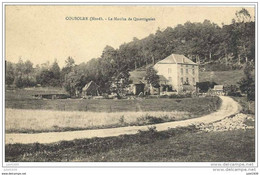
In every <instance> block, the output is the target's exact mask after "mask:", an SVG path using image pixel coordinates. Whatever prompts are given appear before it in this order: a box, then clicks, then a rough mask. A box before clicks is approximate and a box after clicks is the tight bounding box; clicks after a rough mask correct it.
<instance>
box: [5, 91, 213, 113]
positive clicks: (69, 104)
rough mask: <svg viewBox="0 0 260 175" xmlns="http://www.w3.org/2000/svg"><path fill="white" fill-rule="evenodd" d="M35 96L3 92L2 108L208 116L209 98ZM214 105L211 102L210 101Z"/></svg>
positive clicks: (26, 93)
mask: <svg viewBox="0 0 260 175" xmlns="http://www.w3.org/2000/svg"><path fill="white" fill-rule="evenodd" d="M33 93H34V92H32V91H29V92H28V91H26V90H16V91H6V97H5V107H6V108H13V109H44V110H58V111H91V112H122V111H135V112H138V111H185V112H191V113H193V114H197V115H202V114H205V113H207V112H208V110H210V109H211V108H208V107H209V106H210V105H211V104H212V102H211V101H212V99H211V98H184V99H167V98H149V99H142V98H141V99H133V100H128V99H121V100H111V99H55V100H42V99H33V98H32V96H31V94H33ZM213 103H214V101H213Z"/></svg>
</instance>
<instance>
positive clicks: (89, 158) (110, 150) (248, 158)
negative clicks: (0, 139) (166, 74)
mask: <svg viewBox="0 0 260 175" xmlns="http://www.w3.org/2000/svg"><path fill="white" fill-rule="evenodd" d="M197 131H198V130H197V129H196V128H195V127H193V126H190V127H186V128H183V127H180V128H175V129H169V130H167V131H161V132H149V131H146V132H145V131H144V132H142V133H139V134H135V135H121V136H118V137H107V138H91V139H80V140H73V141H62V142H58V143H52V144H39V143H34V144H8V145H5V161H6V162H9V161H10V162H32V161H35V162H50V161H53V162H68V161H71V162H73V161H80V162H133V161H134V162H201V161H204V162H223V161H224V162H255V133H254V130H246V131H243V130H234V131H229V132H211V133H205V132H197Z"/></svg>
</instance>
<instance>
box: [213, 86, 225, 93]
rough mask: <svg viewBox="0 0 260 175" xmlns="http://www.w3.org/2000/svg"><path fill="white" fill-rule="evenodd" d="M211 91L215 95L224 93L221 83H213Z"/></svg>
mask: <svg viewBox="0 0 260 175" xmlns="http://www.w3.org/2000/svg"><path fill="white" fill-rule="evenodd" d="M212 92H213V93H214V94H215V95H224V86H223V85H215V86H214V88H213V89H212Z"/></svg>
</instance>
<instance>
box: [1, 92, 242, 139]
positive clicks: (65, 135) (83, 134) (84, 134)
mask: <svg viewBox="0 0 260 175" xmlns="http://www.w3.org/2000/svg"><path fill="white" fill-rule="evenodd" d="M220 98H221V99H222V104H221V107H220V109H219V110H218V111H217V112H214V113H212V114H209V115H205V116H202V117H199V118H194V119H188V120H182V121H175V122H167V123H160V124H153V125H146V126H129V127H120V128H109V129H96V130H83V131H68V132H49V133H35V134H20V133H19V134H15V133H14V134H5V144H13V143H22V144H28V143H35V142H38V143H53V142H58V141H62V140H67V141H69V140H74V139H85V138H93V137H111V136H119V135H122V134H136V133H137V132H138V130H148V127H150V126H155V127H156V130H157V131H163V130H167V129H168V128H176V127H185V126H189V125H199V124H209V123H212V122H216V121H219V120H222V119H224V118H226V117H228V116H231V115H234V114H237V113H238V112H239V109H240V106H239V104H238V103H237V102H236V101H234V100H233V99H232V98H230V97H226V96H221V97H220Z"/></svg>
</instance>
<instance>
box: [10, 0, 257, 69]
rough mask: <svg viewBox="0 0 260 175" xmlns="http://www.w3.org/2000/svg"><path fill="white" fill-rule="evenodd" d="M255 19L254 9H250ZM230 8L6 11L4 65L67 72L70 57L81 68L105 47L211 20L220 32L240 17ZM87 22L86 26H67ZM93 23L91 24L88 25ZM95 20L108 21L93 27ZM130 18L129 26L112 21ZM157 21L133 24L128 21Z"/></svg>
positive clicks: (24, 8) (14, 8)
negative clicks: (54, 64)
mask: <svg viewBox="0 0 260 175" xmlns="http://www.w3.org/2000/svg"><path fill="white" fill-rule="evenodd" d="M245 8H246V9H247V10H248V11H249V13H250V15H251V16H252V19H254V16H255V15H254V8H253V7H245ZM240 9H242V7H238V6H236V7H230V6H226V7H225V6H218V7H216V6H214V7H213V6H211V7H210V6H207V7H206V6H201V7H199V6H17V5H16V6H14V5H9V6H6V8H5V13H6V15H5V17H6V23H5V59H6V60H7V61H11V62H15V63H16V62H18V60H19V58H22V60H24V61H25V60H30V61H31V62H33V63H34V65H36V64H42V63H45V62H47V61H49V62H50V63H52V62H53V61H54V60H57V62H58V63H59V65H60V66H64V64H65V60H66V58H67V57H68V56H71V57H72V58H73V59H74V60H75V62H76V64H79V63H82V62H87V61H89V60H90V59H92V58H97V57H99V56H101V54H102V51H103V49H104V48H105V46H106V45H109V46H112V47H114V48H118V47H119V46H120V45H121V44H123V43H127V42H130V41H132V40H133V38H134V37H137V38H138V39H142V38H144V37H146V36H148V35H149V34H151V33H155V31H156V30H157V29H158V28H160V29H165V28H167V27H175V26H176V25H178V24H184V23H185V22H187V21H190V22H203V21H204V20H205V19H208V20H210V21H212V22H214V23H216V24H218V25H219V26H221V25H222V23H224V24H230V23H231V21H232V19H233V18H235V13H236V11H239V10H240ZM73 17H81V18H83V17H85V20H68V19H70V18H73ZM86 17H88V20H86ZM91 17H95V18H99V17H101V18H103V20H93V21H90V18H91ZM114 17H118V18H126V19H127V20H126V21H122V20H120V21H115V20H112V21H111V20H108V19H109V18H112V19H113V18H114ZM135 17H136V18H153V19H155V20H153V21H148V22H146V21H134V20H132V21H131V20H128V18H132V19H134V18H135Z"/></svg>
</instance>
